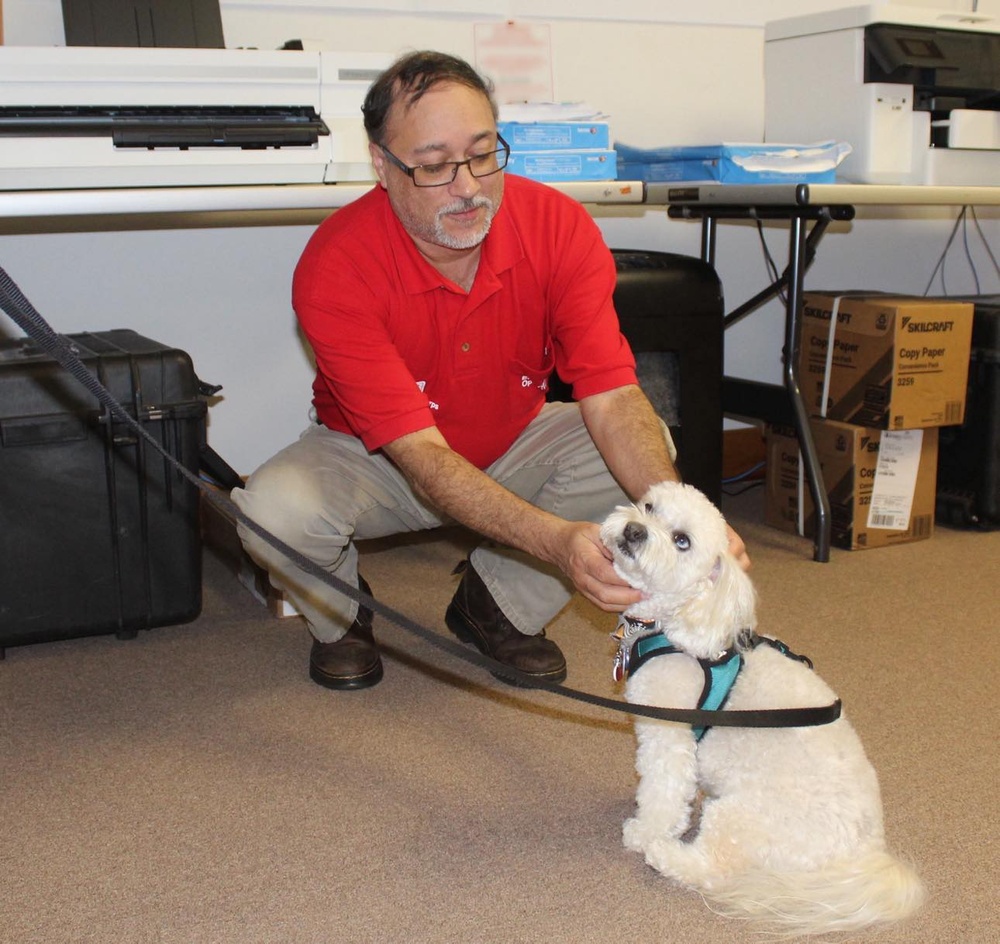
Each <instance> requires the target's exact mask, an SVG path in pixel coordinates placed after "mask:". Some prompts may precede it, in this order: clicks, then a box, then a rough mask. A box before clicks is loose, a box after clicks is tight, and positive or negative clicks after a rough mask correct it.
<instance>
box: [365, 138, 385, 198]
mask: <svg viewBox="0 0 1000 944" xmlns="http://www.w3.org/2000/svg"><path fill="white" fill-rule="evenodd" d="M368 154H369V155H370V156H371V159H372V167H374V168H375V176H376V177H378V182H379V183H380V184H381V185H382V189H383V190H384V189H385V155H384V154H383V153H382V148H380V147H379V146H378V145H377V144H375V142H373V141H369V142H368Z"/></svg>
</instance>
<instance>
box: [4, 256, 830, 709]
mask: <svg viewBox="0 0 1000 944" xmlns="http://www.w3.org/2000/svg"><path fill="white" fill-rule="evenodd" d="M0 307H2V308H3V310H4V311H5V312H7V314H8V315H9V316H10V317H11V318H12V319H13V320H14V322H15V323H16V324H17V325H18V326H19V327H20V328H21V329H22V330H23V331H24V332H25V333H26V334H28V335H29V336H30V337H31V338H32V339H33V340H35V341H36V342H37V343H38V344H39V345H40V346H41V348H42V349H43V350H44V351H46V352H47V353H49V354H50V355H51V356H52V357H53V358H54V359H55V360H56V361H58V362H59V364H60V365H62V367H64V368H65V369H66V370H67V371H68V372H69V373H70V374H72V375H73V376H74V377H75V378H76V379H77V380H78V381H79V382H80V383H81V384H82V385H83V386H84V387H86V389H87V390H89V391H90V392H91V393H92V394H93V395H94V396H95V397H96V398H97V400H98V401H99V402H100V403H102V404H104V406H105V407H107V409H108V410H109V411H110V412H111V413H113V414H114V415H115V416H117V417H118V418H119V419H120V420H121V421H122V422H123V423H125V424H126V425H127V426H128V427H129V428H130V429H132V430H133V431H134V432H135V433H136V434H137V435H138V436H140V437H141V438H142V440H143V441H144V442H147V443H149V444H150V445H151V446H152V447H153V448H154V449H155V450H156V451H157V452H159V453H160V454H161V455H162V456H163V457H164V458H165V459H166V460H167V461H168V462H170V463H171V465H173V467H174V468H175V469H177V471H178V472H179V473H180V474H181V475H182V476H183V477H184V478H185V479H186V480H187V481H188V482H190V483H191V484H192V485H194V486H195V488H197V489H198V490H199V491H200V492H201V493H202V494H203V495H204V496H205V497H206V498H207V499H208V500H209V501H210V502H211V503H212V504H213V505H215V506H216V508H217V509H218V510H219V511H220V512H221V513H222V514H223V515H224V516H225V517H226V518H227V519H228V520H230V521H232V522H234V523H239V524H241V525H243V526H244V527H245V528H247V529H248V530H250V531H252V532H253V533H254V534H256V535H257V536H258V537H260V538H261V539H262V540H264V541H266V542H267V543H268V544H270V545H271V547H273V548H274V549H275V550H277V551H279V552H280V553H282V554H284V555H285V556H286V557H287V558H289V559H290V560H292V561H293V562H294V563H295V564H296V565H297V566H298V567H301V568H302V570H304V571H305V572H306V573H308V574H309V575H310V576H313V577H316V578H317V579H319V580H322V581H323V582H324V583H326V584H327V586H329V587H331V588H332V589H334V590H336V591H337V592H338V593H342V594H344V596H347V597H350V598H352V599H354V600H356V601H357V602H358V603H360V604H362V605H363V606H366V607H368V608H370V609H372V610H374V611H375V612H377V613H379V614H380V615H381V616H384V617H385V618H386V619H388V620H390V621H391V622H393V623H395V624H396V625H397V626H400V627H402V628H403V629H405V630H407V631H408V632H410V633H413V635H415V636H418V637H419V638H421V639H423V640H424V641H425V642H428V643H430V644H431V645H432V646H435V647H436V648H438V649H441V650H443V651H445V652H447V653H449V654H450V655H453V656H455V658H457V659H460V660H464V661H465V662H469V663H471V664H472V665H476V666H478V667H480V668H483V669H486V670H487V671H488V672H491V673H493V674H494V675H501V676H503V677H504V678H506V679H510V680H511V681H513V682H516V683H517V684H518V685H520V686H521V687H524V688H537V689H542V690H544V691H548V692H552V693H553V694H556V695H561V696H563V697H565V698H571V699H574V700H576V701H580V702H584V703H586V704H589V705H595V706H597V707H599V708H605V709H607V710H609V711H617V712H620V713H623V714H629V715H635V716H640V717H644V718H652V719H654V720H658V721H673V722H678V723H681V724H688V725H692V726H709V725H717V726H728V727H748V728H772V727H804V726H812V725H820V724H829V723H830V722H832V721H836V720H837V718H839V717H840V710H841V703H840V700H839V699H838V700H837V701H836V702H835V703H834V704H832V705H826V706H824V707H821V708H775V709H762V710H759V711H703V710H697V709H687V708H660V707H656V706H653V705H631V704H628V703H627V702H623V701H619V700H617V699H614V698H605V697H603V696H601V695H595V694H593V693H591V692H585V691H580V690H579V689H575V688H569V687H568V686H565V685H558V684H555V683H553V682H548V681H545V680H544V679H538V678H536V677H534V676H531V675H526V674H525V673H523V672H520V671H518V670H517V669H515V668H512V667H511V666H509V665H505V664H504V663H502V662H498V661H497V660H495V659H492V658H490V657H489V656H486V655H483V654H482V653H480V652H478V651H477V650H475V649H470V648H468V647H466V646H464V645H462V644H460V643H458V642H456V641H453V640H451V639H448V638H446V637H444V636H442V635H441V634H440V633H436V632H434V631H433V630H430V629H427V628H426V627H424V626H421V625H420V624H419V623H417V622H415V621H414V620H411V619H410V618H409V617H407V616H405V615H404V614H402V613H399V612H397V611H396V610H394V609H392V608H391V607H389V606H386V605H385V604H384V603H381V602H379V601H378V600H376V599H375V598H374V597H372V596H370V595H369V594H367V593H364V592H362V591H361V590H358V589H357V588H356V587H353V586H351V585H350V584H348V583H347V582H345V581H344V580H342V579H341V578H340V577H337V576H336V575H335V574H331V573H330V572H329V571H326V570H324V569H323V568H322V567H320V566H319V565H318V564H316V563H315V562H314V561H311V560H310V559H309V558H307V557H306V556H305V555H303V554H301V553H300V552H299V551H297V550H295V548H293V547H291V546H289V545H288V544H285V543H284V542H283V541H281V540H280V539H279V538H277V537H275V536H274V535H273V534H271V533H270V532H269V531H267V530H265V529H264V528H262V527H261V526H260V525H259V524H257V522H256V521H254V520H253V519H252V518H250V517H248V516H247V515H246V514H244V513H243V512H242V511H240V509H239V508H237V507H236V505H235V503H234V502H233V501H232V500H231V499H230V498H229V496H228V495H224V494H222V493H220V492H218V491H217V490H216V489H213V488H210V487H209V486H208V485H207V484H206V483H205V482H203V481H202V480H201V478H200V477H199V476H197V475H195V474H194V473H192V472H191V471H190V470H188V469H187V468H185V467H184V466H183V465H182V464H181V463H180V462H178V461H177V459H175V458H174V456H172V455H170V453H169V452H167V450H166V449H164V448H163V446H162V445H160V443H159V442H157V440H156V439H155V438H154V437H153V436H152V435H151V434H150V433H149V432H148V431H147V430H146V428H145V427H144V426H143V425H142V424H141V423H140V422H139V421H138V420H137V419H136V418H134V417H133V416H132V415H131V414H129V412H128V411H127V410H126V409H125V408H124V407H123V406H122V405H121V404H120V403H119V402H118V401H117V400H116V399H115V397H114V396H113V395H112V394H111V393H110V392H109V391H108V390H107V389H106V388H105V387H104V385H103V384H102V383H101V382H100V381H99V380H98V379H97V378H96V377H95V376H94V375H93V374H92V373H91V372H90V371H89V370H88V369H87V366H86V364H84V363H83V361H82V360H80V358H79V356H78V352H77V351H76V350H75V349H74V347H73V345H72V343H71V342H70V341H69V340H68V339H67V338H65V337H64V336H62V335H59V334H57V333H56V331H55V330H54V329H53V328H52V326H51V325H50V324H49V323H48V322H47V321H46V320H45V318H43V317H42V315H41V314H40V313H39V312H38V311H37V310H36V309H35V307H34V305H32V304H31V302H30V301H29V300H28V299H27V298H26V297H25V296H24V294H23V293H22V292H21V290H20V288H18V286H17V284H16V283H15V282H14V280H13V279H12V278H11V277H10V276H9V275H8V274H7V271H6V270H5V269H4V268H3V267H2V266H0Z"/></svg>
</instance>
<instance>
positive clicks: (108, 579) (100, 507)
mask: <svg viewBox="0 0 1000 944" xmlns="http://www.w3.org/2000/svg"><path fill="white" fill-rule="evenodd" d="M66 337H67V338H68V339H69V340H70V341H71V342H72V343H73V345H74V347H75V349H76V351H77V353H78V355H79V357H80V359H81V360H82V361H83V362H84V363H85V364H86V365H87V367H88V369H89V370H91V371H92V372H93V373H94V375H95V376H96V377H97V378H98V379H99V380H100V381H101V382H102V383H103V384H104V386H105V387H107V389H108V390H110V392H111V393H112V394H113V395H114V396H115V398H116V399H117V400H118V401H119V403H121V404H122V405H123V406H124V407H125V409H126V410H127V411H128V412H129V413H130V414H131V415H133V416H134V417H136V418H137V419H139V421H140V422H141V423H142V424H143V426H144V428H145V429H146V430H147V431H148V432H149V433H150V434H151V435H152V436H153V437H154V438H155V439H156V440H157V441H158V442H160V443H161V444H162V445H163V446H164V447H165V448H166V450H167V451H168V452H169V453H170V454H171V455H172V456H174V457H175V458H176V459H177V460H178V461H179V462H180V463H181V464H182V465H183V466H184V467H185V468H186V469H188V470H190V471H192V472H197V470H198V467H199V450H200V445H201V443H202V441H203V439H204V424H205V412H206V405H205V401H204V400H203V399H201V398H199V396H198V380H197V377H196V376H195V372H194V368H193V366H192V363H191V359H190V358H189V357H188V355H187V354H185V353H184V352H183V351H180V350H176V349H174V348H170V347H168V346H166V345H163V344H160V343H158V342H156V341H151V340H150V339H148V338H144V337H141V336H140V335H138V334H136V333H135V332H134V331H130V330H113V331H102V332H97V333H93V334H91V333H84V334H70V335H67V336H66ZM0 487H2V492H3V497H2V500H0V551H2V556H0V658H2V655H3V648H2V647H6V646H16V645H22V644H26V643H35V642H43V641H50V640H58V639H70V638H73V637H77V636H92V635H100V634H104V633H116V634H117V635H118V636H120V637H122V638H128V637H131V636H135V635H136V633H137V632H138V630H140V629H148V628H151V627H154V626H166V625H171V624H175V623H183V622H187V621H189V620H192V619H194V618H195V617H196V616H198V614H199V613H200V612H201V539H200V535H199V515H198V503H199V498H198V490H197V488H196V487H195V486H194V485H193V484H192V483H191V482H189V481H187V480H186V479H185V478H184V476H183V475H182V474H181V473H180V472H179V471H178V470H177V469H175V468H173V467H172V466H171V465H170V463H169V462H167V460H166V459H165V458H164V457H163V456H162V455H160V454H159V453H158V452H157V451H156V450H155V449H154V448H153V447H152V446H151V445H150V444H149V443H147V442H145V441H142V440H141V438H140V437H138V436H137V435H136V434H135V432H134V431H133V430H132V429H130V428H129V427H128V426H126V425H125V424H124V423H122V422H121V421H119V420H112V418H111V416H110V414H109V412H108V411H107V410H106V409H105V408H104V407H103V406H102V405H101V404H100V403H99V402H98V401H97V400H96V399H95V398H94V397H93V395H92V394H91V393H90V392H89V391H88V390H86V389H85V388H84V387H83V386H82V385H81V384H80V383H79V381H77V380H76V379H75V378H74V377H73V376H72V375H71V374H69V373H67V372H66V371H64V370H63V369H62V367H61V366H60V365H59V364H58V362H57V361H55V360H54V359H53V358H51V357H50V356H49V355H48V354H46V353H45V352H44V351H42V350H41V349H40V348H39V347H37V346H36V345H35V343H34V342H33V341H30V340H29V339H27V338H16V339H0Z"/></svg>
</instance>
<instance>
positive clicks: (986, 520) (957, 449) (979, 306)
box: [936, 295, 1000, 529]
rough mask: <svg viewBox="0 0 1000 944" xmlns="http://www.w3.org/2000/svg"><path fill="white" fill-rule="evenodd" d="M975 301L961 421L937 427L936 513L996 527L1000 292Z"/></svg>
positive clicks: (942, 518)
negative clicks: (963, 414)
mask: <svg viewBox="0 0 1000 944" xmlns="http://www.w3.org/2000/svg"><path fill="white" fill-rule="evenodd" d="M962 300H965V301H971V302H974V303H975V314H974V317H973V323H972V354H971V357H970V359H969V386H968V392H967V397H966V405H965V422H964V423H963V424H962V425H961V426H944V427H942V428H941V439H940V447H939V450H938V481H937V508H936V515H937V519H938V521H939V522H940V523H942V524H950V525H953V526H958V527H969V528H983V529H994V528H998V527H1000V295H979V296H967V297H965V298H964V299H962Z"/></svg>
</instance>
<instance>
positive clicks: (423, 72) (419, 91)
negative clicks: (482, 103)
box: [361, 50, 497, 144]
mask: <svg viewBox="0 0 1000 944" xmlns="http://www.w3.org/2000/svg"><path fill="white" fill-rule="evenodd" d="M441 82H455V83H457V84H458V85H465V86H467V87H468V88H471V89H475V90H476V91H477V92H482V93H483V95H485V96H486V98H487V99H488V100H489V103H490V107H491V108H492V109H493V117H494V118H496V117H497V104H496V102H495V101H494V99H493V83H492V82H490V81H489V80H488V79H484V78H483V77H482V76H481V75H480V74H479V73H478V72H476V70H475V69H473V68H472V66H470V65H469V64H468V63H467V62H466V61H465V60H464V59H459V58H458V56H449V55H448V54H447V53H443V52H432V51H430V50H423V51H420V52H411V53H407V54H406V55H405V56H402V57H401V58H399V59H397V60H396V61H395V62H394V63H393V64H392V65H391V66H389V68H388V69H386V70H385V72H383V73H382V74H381V75H380V76H379V77H378V78H377V79H376V80H375V81H374V82H373V83H372V87H371V88H370V89H368V94H367V95H366V96H365V103H364V104H363V105H362V106H361V111H362V113H363V114H364V116H365V131H366V132H367V133H368V140H369V141H372V142H373V143H375V144H381V143H382V142H383V136H384V135H385V123H386V119H387V118H388V116H389V109H390V108H391V107H392V106H393V104H395V103H396V102H402V104H403V106H404V107H405V108H409V107H410V106H411V105H413V104H414V103H416V102H418V101H419V100H420V98H421V97H422V96H423V94H424V93H425V92H427V91H428V90H429V89H431V88H433V87H434V86H435V85H438V84H439V83H441Z"/></svg>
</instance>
